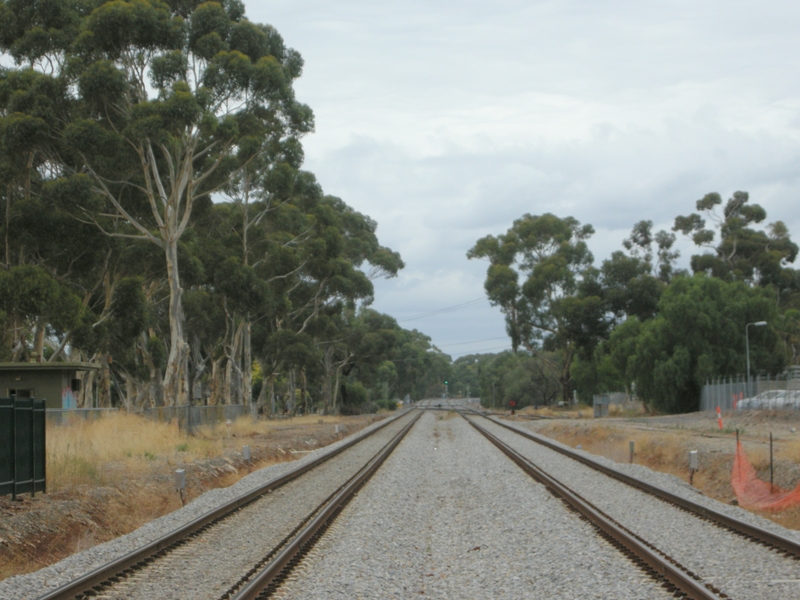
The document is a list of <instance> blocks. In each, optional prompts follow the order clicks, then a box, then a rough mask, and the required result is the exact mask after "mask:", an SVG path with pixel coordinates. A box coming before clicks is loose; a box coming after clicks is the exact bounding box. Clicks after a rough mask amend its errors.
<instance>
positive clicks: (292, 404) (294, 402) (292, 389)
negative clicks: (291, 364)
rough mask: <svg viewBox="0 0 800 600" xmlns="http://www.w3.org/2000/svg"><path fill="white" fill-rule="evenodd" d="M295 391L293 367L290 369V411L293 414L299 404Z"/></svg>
mask: <svg viewBox="0 0 800 600" xmlns="http://www.w3.org/2000/svg"><path fill="white" fill-rule="evenodd" d="M295 391H296V390H295V383H294V369H291V370H290V371H289V412H290V413H292V414H294V410H295V407H296V406H297V398H296V394H295Z"/></svg>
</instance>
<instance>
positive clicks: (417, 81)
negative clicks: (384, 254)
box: [245, 0, 800, 358]
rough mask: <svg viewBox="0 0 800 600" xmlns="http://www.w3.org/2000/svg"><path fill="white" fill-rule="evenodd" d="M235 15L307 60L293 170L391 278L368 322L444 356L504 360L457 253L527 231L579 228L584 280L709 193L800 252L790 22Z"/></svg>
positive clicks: (564, 4)
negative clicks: (412, 335)
mask: <svg viewBox="0 0 800 600" xmlns="http://www.w3.org/2000/svg"><path fill="white" fill-rule="evenodd" d="M245 2H246V5H247V14H248V17H249V18H250V19H251V20H252V21H255V22H259V23H269V24H271V25H273V26H274V27H275V28H276V29H277V30H278V31H279V32H280V34H281V35H282V36H283V38H284V40H285V41H286V43H287V45H288V46H290V47H292V48H295V49H296V50H298V51H299V52H300V53H301V54H302V55H303V58H304V59H305V68H304V72H303V76H302V78H301V79H300V80H299V81H298V82H297V83H296V85H295V89H296V92H297V96H298V99H299V100H301V101H302V102H305V103H306V104H308V105H309V106H311V108H312V109H313V110H314V113H315V115H316V131H315V133H313V134H311V135H309V136H308V137H306V138H305V139H304V147H305V151H306V163H305V168H307V169H308V170H310V171H312V172H313V173H315V174H316V176H317V178H318V179H319V181H320V183H321V185H322V186H323V189H324V190H325V192H326V193H329V194H333V195H336V196H339V197H341V198H342V199H343V200H344V201H345V202H347V203H348V204H349V205H350V206H352V207H354V208H355V209H356V210H358V211H360V212H363V213H366V214H368V215H369V216H371V217H372V218H374V219H375V220H376V221H377V222H378V236H379V238H380V241H381V243H382V244H383V245H386V246H389V247H391V248H392V249H394V250H397V251H399V252H400V253H401V255H402V257H403V259H404V261H405V262H406V268H405V269H404V270H403V271H402V272H401V274H400V275H399V276H398V277H397V278H394V279H390V280H382V281H378V282H376V298H375V303H374V304H373V307H374V308H375V309H377V310H380V311H382V312H385V313H388V314H390V315H392V316H394V317H395V318H397V319H398V321H399V322H400V324H401V325H402V326H403V327H406V328H408V329H411V328H416V329H419V330H420V331H423V332H424V333H426V334H427V335H430V336H431V337H432V338H433V342H434V343H435V344H436V345H437V346H439V347H440V348H441V349H442V350H443V351H445V352H447V353H448V354H450V355H451V356H453V358H457V357H458V356H459V355H463V354H467V353H470V352H480V351H492V352H494V351H499V350H502V349H503V348H507V347H509V344H508V339H507V337H506V336H505V328H504V323H503V317H502V315H501V314H500V311H499V310H498V309H497V308H492V307H491V306H490V305H489V303H488V301H487V300H486V299H485V293H484V290H483V282H484V279H485V273H486V267H487V263H486V262H484V261H475V260H472V261H470V260H467V258H466V252H467V250H468V249H469V248H470V247H471V246H472V245H473V244H474V243H475V241H476V240H478V239H479V238H480V237H482V236H484V235H487V234H495V235H496V234H499V233H503V232H505V231H506V230H507V229H508V228H509V227H510V226H511V224H512V221H513V220H514V219H516V218H519V217H520V216H522V215H523V214H525V213H531V214H542V213H545V212H552V213H555V214H556V215H558V216H561V217H565V216H573V217H575V218H577V219H578V220H579V221H580V222H581V223H591V224H592V225H593V226H594V228H595V229H596V233H595V235H594V236H593V238H592V239H591V240H590V246H591V248H592V251H593V252H594V256H595V263H596V264H597V265H599V263H600V262H601V261H602V260H603V259H605V258H607V257H608V256H609V255H610V254H611V252H613V251H614V250H618V249H621V242H622V240H623V239H624V238H625V237H627V235H628V234H629V232H630V229H631V226H632V225H633V224H634V223H635V222H637V221H639V220H642V219H650V220H652V221H653V222H654V223H655V224H656V229H669V228H670V227H671V226H672V222H673V220H674V218H675V216H676V215H679V214H688V213H690V212H693V211H694V203H695V201H696V200H697V199H698V198H701V197H702V196H703V195H705V194H706V193H708V192H711V191H717V192H719V193H721V194H722V195H723V198H725V199H727V198H728V197H730V195H731V194H732V193H733V192H734V191H736V190H746V191H748V192H750V198H751V202H757V203H759V204H761V205H762V206H764V207H765V208H766V210H767V215H768V221H769V222H772V221H776V220H782V221H784V222H785V223H786V224H787V225H788V226H789V229H790V232H791V233H792V235H793V237H794V239H795V241H797V240H800V210H798V208H800V202H798V200H799V199H800V178H799V176H800V77H798V75H800V70H799V69H798V62H800V35H798V31H800V4H794V3H793V2H788V1H782V2H776V1H764V2H760V3H755V2H744V1H737V0H725V1H717V0H714V1H711V0H705V1H703V0H692V1H688V0H669V1H668V2H667V1H657V0H650V1H648V2H642V1H641V0H637V1H627V0H620V1H607V0H586V1H581V0H558V1H553V2H535V1H531V0H528V1H518V0H495V2H491V3H489V2H486V1H485V0H482V1H480V2H477V1H473V0H459V1H452V2H451V1H436V0H428V1H426V2H422V1H414V0H407V1H405V2H375V1H374V0H371V1H367V0H353V1H336V0H276V1H271V2H256V1H254V0H245ZM681 250H682V254H683V256H682V261H683V262H682V264H684V265H685V264H686V261H687V260H688V257H689V255H690V253H691V252H692V251H693V250H692V248H691V246H689V245H686V244H683V245H682V246H681ZM451 307H455V308H451ZM431 313H433V314H431ZM415 317H416V318H415Z"/></svg>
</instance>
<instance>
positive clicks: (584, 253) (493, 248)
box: [467, 214, 608, 400]
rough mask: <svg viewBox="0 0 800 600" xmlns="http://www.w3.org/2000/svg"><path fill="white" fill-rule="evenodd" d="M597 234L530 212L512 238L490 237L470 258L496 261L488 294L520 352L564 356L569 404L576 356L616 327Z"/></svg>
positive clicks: (518, 223) (514, 228)
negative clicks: (603, 287)
mask: <svg viewBox="0 0 800 600" xmlns="http://www.w3.org/2000/svg"><path fill="white" fill-rule="evenodd" d="M592 233H594V229H593V228H592V226H591V225H583V226H582V225H580V223H579V222H578V221H577V220H575V219H574V218H572V217H567V218H564V219H561V218H559V217H556V216H555V215H552V214H545V215H540V216H532V215H529V214H526V215H524V216H523V217H522V218H520V219H517V220H516V221H514V224H513V226H512V227H511V228H510V229H509V230H508V231H507V232H506V233H505V234H503V235H499V236H497V237H495V236H487V237H484V238H482V239H480V240H478V242H477V243H476V244H475V246H474V247H473V248H472V249H470V251H469V252H468V253H467V257H468V258H487V259H489V261H490V266H489V269H488V271H487V277H486V283H485V288H486V293H487V295H488V297H489V300H490V301H491V303H492V304H493V305H495V306H500V309H501V310H502V311H503V313H504V314H505V316H506V328H507V331H508V333H509V335H510V337H511V344H512V347H513V349H514V352H516V351H517V349H518V348H519V346H520V345H522V346H523V347H524V348H525V349H527V350H528V351H529V352H531V353H536V352H539V351H540V350H541V349H545V350H548V351H556V350H557V351H559V353H560V354H561V358H560V364H561V368H562V373H561V375H560V377H559V380H560V382H561V388H562V390H561V392H562V397H563V398H564V399H565V400H569V399H570V397H571V377H570V367H571V365H572V361H573V359H574V357H575V354H576V352H578V351H582V352H584V353H591V351H592V349H593V348H594V346H595V345H596V344H597V342H598V341H599V340H600V339H602V337H603V336H604V335H605V332H606V330H607V326H608V325H607V322H606V319H605V312H606V311H605V306H604V304H603V300H602V298H600V297H599V296H598V295H597V294H598V293H600V288H599V286H597V285H594V280H595V279H596V273H595V272H594V271H593V270H592V269H591V268H590V267H591V264H592V261H593V258H592V254H591V252H589V248H588V246H587V245H586V240H587V239H588V238H589V237H590V236H591V235H592ZM542 358H543V360H545V361H548V360H549V359H547V358H544V356H543V357H542ZM551 366H555V362H552V361H551Z"/></svg>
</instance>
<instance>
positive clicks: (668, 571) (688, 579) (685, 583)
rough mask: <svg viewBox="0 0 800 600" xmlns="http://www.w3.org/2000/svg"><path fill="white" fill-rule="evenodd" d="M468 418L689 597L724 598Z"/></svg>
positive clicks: (546, 484)
mask: <svg viewBox="0 0 800 600" xmlns="http://www.w3.org/2000/svg"><path fill="white" fill-rule="evenodd" d="M459 412H460V411H459ZM461 414H462V416H464V418H465V419H466V416H465V415H464V414H463V413H461ZM467 421H468V422H469V423H470V425H472V426H473V427H474V428H475V429H476V430H477V431H478V432H480V433H481V434H482V435H483V436H484V437H485V438H486V439H488V440H489V441H490V442H491V443H492V444H494V445H495V446H496V447H497V448H498V449H499V450H500V451H501V452H503V453H504V454H505V455H506V456H508V457H509V458H510V459H511V460H513V461H514V462H515V463H516V464H517V465H518V466H519V467H520V468H521V469H522V470H523V471H525V472H526V473H527V474H528V475H530V476H531V477H533V478H534V479H536V480H537V481H539V482H540V483H541V484H543V485H544V486H546V487H547V489H548V490H549V491H550V492H551V493H552V494H554V495H556V496H558V497H559V498H561V499H562V500H563V501H564V502H565V503H566V504H567V505H569V506H570V507H572V508H573V509H575V510H576V511H578V512H579V513H580V514H581V515H583V516H584V517H585V518H586V519H587V520H588V521H589V522H590V523H591V524H592V525H594V526H595V527H597V528H598V529H599V530H600V531H602V532H603V533H604V534H605V535H606V536H608V537H609V538H611V539H612V540H613V541H614V542H616V543H617V544H619V545H621V546H622V547H624V548H625V549H626V550H627V551H628V552H630V553H631V554H633V555H634V556H635V557H636V558H637V559H638V560H640V561H642V562H643V563H644V564H646V565H647V566H648V567H649V568H650V569H652V570H653V571H655V572H656V573H658V574H659V575H660V576H661V577H663V578H664V579H666V580H667V581H669V582H670V583H671V584H672V585H673V586H675V588H677V589H678V590H680V591H681V592H683V593H684V594H686V595H687V596H688V597H689V598H693V599H694V600H720V599H721V598H722V596H719V595H718V594H717V593H716V592H715V591H712V590H711V589H709V588H708V587H706V586H705V585H704V584H702V583H701V582H699V581H697V580H696V579H695V578H694V577H692V576H691V574H690V573H688V572H687V571H686V570H685V569H683V568H682V567H680V566H679V565H677V563H675V561H672V560H671V559H669V558H668V557H666V556H665V555H663V554H661V553H660V552H658V551H656V550H655V549H654V548H652V547H651V546H649V545H648V544H646V543H645V542H644V541H643V540H641V539H640V538H638V537H637V536H635V535H634V534H632V533H630V532H629V531H628V530H626V529H625V528H624V527H622V526H621V525H619V524H618V523H617V522H616V521H614V520H613V519H611V518H610V517H608V516H607V515H605V514H604V513H603V512H602V511H600V510H598V509H597V508H596V507H595V506H593V505H592V504H591V503H589V502H588V501H587V500H585V499H584V498H583V497H581V496H580V495H579V494H577V493H575V492H574V491H572V490H571V489H570V488H568V487H567V486H565V485H564V484H562V483H561V482H559V481H558V480H556V479H554V478H553V477H551V476H550V475H548V474H547V473H545V472H544V471H542V470H541V469H540V468H539V467H537V466H536V465H534V464H533V463H532V462H531V461H530V460H528V459H527V458H525V457H524V456H522V455H521V454H520V453H519V452H517V451H516V450H514V449H513V448H511V447H510V446H508V445H507V444H505V443H504V442H502V441H501V440H500V439H498V438H497V437H496V436H494V435H492V434H491V433H490V432H489V431H487V430H486V429H484V428H483V427H481V426H480V425H478V424H477V423H475V422H474V421H473V420H472V419H467Z"/></svg>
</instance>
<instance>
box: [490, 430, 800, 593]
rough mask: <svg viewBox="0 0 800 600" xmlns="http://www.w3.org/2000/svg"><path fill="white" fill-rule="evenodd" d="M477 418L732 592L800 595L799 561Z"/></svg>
mask: <svg viewBox="0 0 800 600" xmlns="http://www.w3.org/2000/svg"><path fill="white" fill-rule="evenodd" d="M477 423H478V424H480V425H481V426H483V427H485V428H486V429H487V430H489V431H490V432H491V433H492V434H494V435H496V436H497V437H498V438H499V439H500V440H502V441H503V442H505V443H507V444H508V445H510V446H511V447H512V448H514V449H515V450H517V451H518V452H519V453H520V454H522V455H523V456H525V457H526V458H528V459H529V460H531V461H532V462H533V463H534V464H536V465H537V466H538V467H540V468H541V469H543V470H544V471H545V472H547V473H548V474H550V475H552V476H553V477H556V478H557V479H559V480H560V481H562V482H563V483H564V484H565V485H567V486H568V487H569V488H571V489H572V490H573V491H575V492H577V493H578V494H580V495H581V496H583V497H584V498H586V499H587V500H589V501H590V502H592V503H593V504H594V505H595V506H596V507H597V508H599V509H600V510H602V511H604V512H605V513H606V514H608V515H609V516H610V517H611V518H613V519H615V520H617V521H618V522H620V523H621V524H622V525H624V526H625V527H627V528H628V529H630V530H631V531H633V532H634V533H636V534H637V535H639V536H641V537H642V538H644V539H645V540H647V541H649V542H650V543H652V544H654V545H655V546H656V547H658V548H659V549H660V550H661V551H662V552H664V553H666V554H667V555H669V556H671V557H672V558H673V559H675V560H676V561H678V562H679V563H680V564H681V565H683V567H685V568H687V569H689V570H690V571H693V572H694V573H695V574H697V575H698V576H699V577H701V578H702V580H703V581H705V582H707V583H711V584H713V585H714V586H716V587H717V588H718V589H720V590H721V591H722V592H724V593H725V594H727V595H729V596H730V597H732V598H770V599H774V600H782V599H785V600H791V599H796V598H800V560H797V559H796V558H793V557H788V556H785V555H783V554H781V553H780V552H777V551H775V550H772V549H770V548H767V547H765V546H763V545H761V544H758V543H754V542H752V541H750V540H748V539H747V538H745V537H743V536H741V535H738V534H735V533H733V532H731V531H729V530H727V529H725V528H722V527H720V526H717V525H714V524H712V523H710V522H709V521H706V520H704V519H701V518H699V517H696V516H694V515H692V514H690V513H687V512H686V511H683V510H681V509H678V508H676V507H674V506H672V505H670V504H668V503H666V502H663V501H661V500H659V499H657V498H655V497H654V496H651V495H649V494H647V493H645V492H642V491H639V490H637V489H634V488H632V487H630V486H628V485H626V484H624V483H622V482H619V481H616V480H614V479H611V478H610V477H607V476H606V475H603V474H602V473H600V472H598V471H595V470H593V469H591V468H590V467H588V466H586V465H583V464H581V463H579V462H577V461H575V460H572V459H570V458H568V457H566V456H563V455H561V454H559V453H557V452H555V451H553V450H550V449H549V448H546V447H544V446H542V445H540V444H537V443H536V442H533V441H531V440H528V439H526V438H523V437H521V436H519V435H517V434H515V433H513V432H511V431H508V430H506V429H504V428H502V427H500V426H499V425H497V424H495V423H491V422H490V421H487V420H486V419H481V418H477ZM517 427H519V426H517ZM551 441H552V440H551ZM591 458H592V459H594V460H596V461H597V462H602V463H603V464H607V465H609V464H610V466H613V467H614V468H616V469H617V470H619V471H621V472H626V473H628V474H630V475H633V476H634V477H637V478H639V479H641V480H644V481H647V482H648V483H652V484H654V485H658V486H659V487H662V488H664V489H666V490H668V491H671V492H673V493H676V494H678V495H681V496H683V497H688V498H689V499H691V500H693V501H696V502H701V503H702V504H703V505H705V506H708V507H710V508H713V509H715V510H718V511H720V512H724V513H726V514H729V515H731V516H735V517H737V518H741V519H743V520H747V521H748V522H751V523H753V524H756V525H759V526H761V527H764V528H765V529H769V530H771V531H775V532H777V533H780V534H782V535H784V536H786V537H790V538H792V539H797V532H794V531H791V530H787V529H784V528H782V527H780V525H777V524H775V523H772V522H771V521H767V520H766V519H761V518H759V517H757V515H753V514H752V513H749V512H747V511H745V510H742V509H740V508H738V507H733V506H729V505H726V504H723V503H721V502H717V501H716V500H713V499H711V498H708V497H705V496H703V495H701V494H699V493H697V492H696V491H695V490H694V489H693V488H691V487H690V486H689V485H688V484H687V483H685V482H682V481H680V480H679V479H677V478H675V477H673V476H671V475H665V474H663V473H656V472H653V471H651V470H650V469H647V468H646V467H642V466H637V465H624V464H618V463H614V462H613V461H609V460H607V459H602V460H601V457H596V456H593V455H592V456H591Z"/></svg>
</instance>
